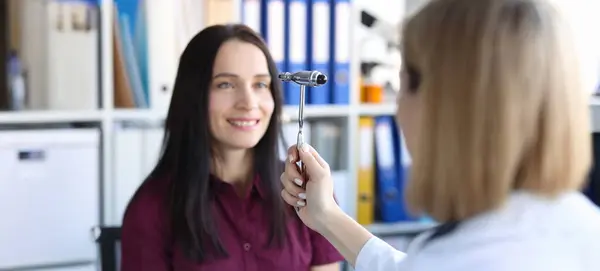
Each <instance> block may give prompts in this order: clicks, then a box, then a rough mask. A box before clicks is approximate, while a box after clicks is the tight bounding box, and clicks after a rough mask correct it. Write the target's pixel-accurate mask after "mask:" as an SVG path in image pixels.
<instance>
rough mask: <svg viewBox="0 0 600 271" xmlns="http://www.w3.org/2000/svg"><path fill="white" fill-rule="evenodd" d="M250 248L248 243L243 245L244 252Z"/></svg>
mask: <svg viewBox="0 0 600 271" xmlns="http://www.w3.org/2000/svg"><path fill="white" fill-rule="evenodd" d="M250 247H251V246H250V244H249V243H245V244H244V250H245V251H250Z"/></svg>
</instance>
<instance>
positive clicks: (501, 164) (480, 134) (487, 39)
mask: <svg viewBox="0 0 600 271" xmlns="http://www.w3.org/2000/svg"><path fill="white" fill-rule="evenodd" d="M566 22H567V21H566V20H564V17H563V16H562V15H561V13H560V12H558V9H556V8H555V7H554V6H552V5H551V3H550V2H549V1H544V0H477V1H469V0H437V1H435V0H434V1H432V2H431V3H429V4H428V5H426V6H425V7H424V8H423V9H422V10H421V11H419V12H418V13H417V14H415V16H414V17H412V18H410V19H409V20H408V21H407V24H406V25H405V28H404V33H403V46H404V48H403V49H404V65H408V67H409V68H411V69H414V70H416V71H417V72H418V73H420V77H421V83H420V86H419V87H418V89H417V90H416V92H417V93H418V95H420V102H421V105H420V108H421V112H420V113H421V120H420V126H421V129H420V130H419V131H418V133H419V134H418V136H417V137H418V139H417V141H418V142H417V143H418V144H417V146H416V147H415V148H416V149H415V150H413V153H412V155H413V168H412V170H411V180H410V181H409V183H408V187H407V189H406V190H407V195H406V196H407V201H408V204H409V206H410V207H411V209H412V210H413V211H415V212H418V213H422V212H423V213H427V214H429V215H430V216H432V217H433V218H435V219H437V220H438V221H440V222H444V221H452V220H461V219H465V218H468V217H471V216H473V215H476V214H478V213H481V212H484V211H487V210H490V209H493V208H496V207H499V206H500V205H501V204H502V203H503V202H504V201H505V199H506V198H507V196H508V195H509V194H510V193H511V192H512V191H514V190H527V191H530V192H533V193H536V194H539V195H545V196H554V195H557V194H559V193H561V192H564V191H569V190H575V189H578V188H580V187H581V186H582V184H583V183H584V180H585V177H586V175H587V173H588V170H589V167H590V160H591V158H590V155H591V154H590V153H591V150H590V148H591V144H590V143H591V136H590V119H589V109H588V101H589V100H588V99H589V96H588V95H589V94H588V93H589V92H586V91H584V87H583V82H582V78H581V74H580V62H579V61H580V57H579V56H578V54H577V50H576V49H575V45H574V44H573V42H572V38H571V36H570V35H571V30H570V29H569V28H568V24H566Z"/></svg>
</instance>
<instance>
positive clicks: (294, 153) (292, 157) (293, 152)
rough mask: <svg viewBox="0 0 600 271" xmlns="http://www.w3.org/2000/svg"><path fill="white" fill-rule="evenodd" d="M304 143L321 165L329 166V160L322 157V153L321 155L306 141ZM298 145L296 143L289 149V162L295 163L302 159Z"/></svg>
mask: <svg viewBox="0 0 600 271" xmlns="http://www.w3.org/2000/svg"><path fill="white" fill-rule="evenodd" d="M304 145H306V147H308V152H310V154H312V155H313V157H315V159H316V160H317V162H318V163H319V165H320V166H321V167H323V168H328V167H329V164H327V162H326V161H325V160H324V159H323V157H321V155H319V153H318V152H317V151H316V150H315V148H313V147H312V146H311V145H309V144H306V143H304ZM298 151H299V150H298V147H297V145H296V144H294V145H292V146H291V147H290V148H289V149H288V163H295V162H297V161H298V160H299V159H300V155H299V154H298Z"/></svg>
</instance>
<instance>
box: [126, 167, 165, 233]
mask: <svg viewBox="0 0 600 271" xmlns="http://www.w3.org/2000/svg"><path fill="white" fill-rule="evenodd" d="M168 191H169V185H168V180H167V179H165V178H148V179H147V180H145V181H144V182H143V183H142V184H141V185H140V187H139V188H138V189H137V191H136V192H135V194H134V195H133V196H132V198H131V200H130V201H129V204H128V205H127V209H126V210H125V216H124V218H123V223H124V224H125V223H126V222H132V221H136V222H142V223H144V222H147V220H163V218H164V215H165V213H166V208H167V200H168Z"/></svg>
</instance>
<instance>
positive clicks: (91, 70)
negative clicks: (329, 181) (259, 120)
mask: <svg viewBox="0 0 600 271" xmlns="http://www.w3.org/2000/svg"><path fill="white" fill-rule="evenodd" d="M557 1H558V0H557ZM426 2H427V1H426V0H0V62H2V63H3V65H0V108H1V109H2V111H1V112H0V271H4V270H54V271H58V270H65V271H92V270H104V271H110V270H116V269H115V266H116V264H115V263H116V262H118V254H119V253H118V245H115V244H118V240H119V226H120V225H121V220H122V216H123V212H124V210H125V207H126V205H127V203H128V201H129V199H130V197H131V195H132V194H133V192H134V191H135V190H136V189H137V187H138V186H139V185H140V183H141V182H142V180H143V179H144V178H145V177H146V175H147V174H148V173H149V171H150V169H151V168H152V167H153V166H154V164H155V162H156V160H157V157H158V154H159V149H160V144H161V140H162V136H163V122H164V118H165V116H166V110H167V108H168V105H169V101H170V97H171V91H172V87H173V81H174V76H175V73H176V69H177V63H178V60H179V55H180V53H181V52H182V50H183V48H184V47H185V46H186V44H187V42H188V41H189V40H190V39H191V37H193V36H194V35H195V34H196V33H197V32H198V31H200V30H201V29H203V28H204V27H206V26H209V25H213V24H219V23H234V22H241V23H244V24H247V25H249V26H251V27H252V28H254V29H255V30H256V31H257V32H260V33H261V35H262V36H263V37H264V38H265V39H266V41H267V43H268V44H269V46H270V49H271V52H272V53H273V55H274V57H275V59H276V61H277V62H278V63H277V64H278V67H279V69H280V70H281V71H298V70H304V69H312V70H319V71H321V72H323V73H325V74H327V75H328V76H329V83H328V84H327V85H325V86H323V87H320V88H318V89H308V90H307V91H308V92H307V93H308V100H307V102H308V105H307V106H306V108H305V116H306V118H307V119H308V122H309V124H308V125H305V131H306V130H308V132H309V133H308V134H309V138H307V141H308V142H309V143H311V144H312V145H313V146H314V147H315V148H316V149H317V150H319V151H320V153H321V154H322V155H323V156H324V158H325V159H326V160H327V161H328V162H329V163H330V164H331V167H332V169H333V170H334V178H335V182H336V184H335V193H336V197H337V199H338V201H339V204H340V205H341V206H342V208H343V209H344V211H346V212H347V213H348V214H350V215H351V216H352V217H354V218H356V219H357V220H358V221H359V222H360V223H361V224H364V225H366V226H367V227H368V229H369V230H371V231H372V232H373V233H374V234H376V235H379V236H381V237H383V238H384V239H385V240H386V241H388V242H389V243H390V244H392V245H394V246H396V247H397V248H399V249H402V248H405V246H406V244H407V242H408V241H409V240H410V239H411V238H412V237H413V236H414V235H415V234H417V233H419V232H421V231H423V230H425V229H428V228H430V227H433V226H434V225H435V222H434V221H431V220H430V219H428V218H427V217H415V216H411V215H410V214H409V213H408V212H407V211H406V208H405V206H404V202H403V197H402V193H403V187H404V183H405V181H406V180H407V174H408V173H409V170H410V163H411V162H410V161H411V160H410V155H409V154H408V152H407V151H406V148H405V145H404V142H403V139H402V136H401V132H399V131H398V129H397V127H396V124H395V122H394V114H395V104H394V99H395V95H396V93H397V92H398V88H399V83H400V82H399V79H398V72H399V67H400V65H401V58H400V48H399V40H400V39H401V37H400V32H399V30H400V27H401V22H402V21H403V20H404V18H406V16H409V15H410V14H412V13H413V12H415V11H416V10H418V8H419V7H421V6H422V5H423V4H424V3H426ZM596 2H597V1H592V0H589V1H584V0H581V1H564V3H565V5H564V6H565V10H567V11H568V12H570V13H571V14H573V15H574V16H573V17H579V18H581V19H580V20H578V24H576V28H577V31H578V32H580V33H581V35H580V37H581V41H582V42H581V43H580V44H582V46H581V52H582V54H584V55H585V56H586V57H585V58H586V60H587V62H586V63H587V64H586V65H587V67H588V69H586V70H585V72H586V75H587V76H588V78H589V81H590V94H592V95H591V96H590V97H591V98H590V110H591V112H592V113H593V115H594V118H593V125H592V126H593V131H590V133H591V135H592V138H594V140H595V141H596V140H598V139H600V137H599V136H600V134H597V133H596V132H597V131H599V130H600V111H598V110H600V102H599V101H600V100H598V99H596V98H595V96H594V94H595V93H596V90H597V82H598V80H597V79H598V75H600V72H599V71H600V69H599V61H598V59H599V58H598V55H599V52H600V42H598V41H599V38H598V37H600V33H599V31H598V25H600V23H599V20H598V19H597V18H595V17H598V16H594V14H595V13H597V12H598V11H600V4H598V3H596ZM298 93H299V92H298V87H297V86H296V85H291V84H289V85H287V84H286V85H285V93H284V94H285V95H284V96H285V104H286V105H285V109H284V113H283V116H282V119H284V120H285V122H286V123H285V125H284V128H283V130H284V137H285V138H286V141H287V142H292V143H293V142H295V137H296V132H297V127H298V125H297V108H298V107H297V104H298V102H299V96H298ZM307 126H308V128H306V127H307ZM597 137H599V138H598V139H596V138H597ZM595 148H596V147H595ZM285 149H286V148H285V146H284V144H283V142H282V158H283V157H284V156H283V155H284V153H283V151H284V150H285ZM599 150H600V147H599ZM595 154H596V155H600V151H596V150H595ZM556 159H560V158H559V157H557V158H556ZM590 176H591V178H590V185H589V186H588V187H586V190H585V192H586V193H587V194H588V195H589V196H590V198H592V199H593V200H595V201H596V203H598V202H599V201H600V183H599V182H600V175H598V173H597V172H596V171H595V170H593V171H592V173H591V174H590ZM345 268H346V267H345Z"/></svg>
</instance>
